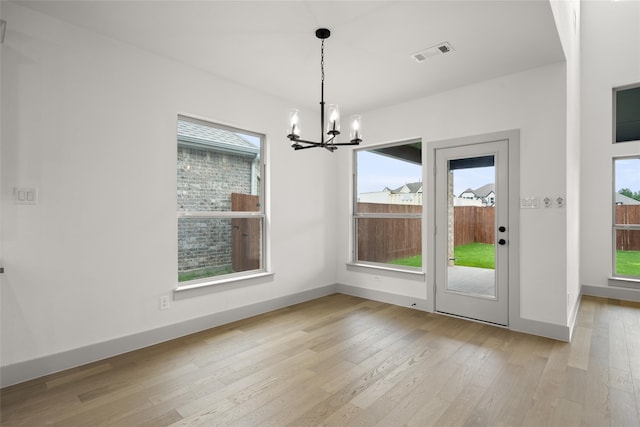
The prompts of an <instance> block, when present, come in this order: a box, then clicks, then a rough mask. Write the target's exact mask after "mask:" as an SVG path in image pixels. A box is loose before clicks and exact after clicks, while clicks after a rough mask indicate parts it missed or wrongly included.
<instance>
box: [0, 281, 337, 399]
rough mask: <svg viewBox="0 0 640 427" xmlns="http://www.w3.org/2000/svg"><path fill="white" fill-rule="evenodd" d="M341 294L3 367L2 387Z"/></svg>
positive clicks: (234, 312) (301, 296)
mask: <svg viewBox="0 0 640 427" xmlns="http://www.w3.org/2000/svg"><path fill="white" fill-rule="evenodd" d="M337 292H338V291H337V285H328V286H324V287H321V288H315V289H310V290H307V291H303V292H299V293H295V294H292V295H286V296H282V297H278V298H274V299H271V300H267V301H261V302H258V303H255V304H251V305H248V306H244V307H238V308H235V309H231V310H226V311H222V312H218V313H213V314H210V315H207V316H203V317H199V318H196V319H191V320H187V321H184V322H180V323H175V324H172V325H167V326H163V327H160V328H156V329H151V330H148V331H144V332H139V333H136V334H132V335H128V336H124V337H120V338H116V339H113V340H109V341H104V342H100V343H96V344H91V345H88V346H84V347H80V348H76V349H73V350H68V351H64V352H61V353H56V354H52V355H49V356H43V357H39V358H36V359H32V360H27V361H24V362H18V363H15V364H11V365H6V366H2V367H0V387H7V386H10V385H13V384H18V383H21V382H24V381H28V380H31V379H34V378H39V377H42V376H44V375H49V374H53V373H55V372H59V371H63V370H65V369H70V368H74V367H77V366H82V365H85V364H87V363H91V362H96V361H98V360H102V359H106V358H108V357H112V356H116V355H118V354H123V353H127V352H129V351H133V350H137V349H140V348H144V347H148V346H150V345H154V344H158V343H161V342H165V341H169V340H172V339H175V338H179V337H182V336H185V335H189V334H193V333H196V332H200V331H203V330H206V329H210V328H214V327H216V326H220V325H224V324H227V323H231V322H235V321H237V320H242V319H246V318H248V317H252V316H257V315H259V314H263V313H267V312H269V311H273V310H277V309H280V308H284V307H288V306H290V305H294V304H298V303H301V302H305V301H309V300H313V299H316V298H320V297H323V296H327V295H331V294H335V293H337Z"/></svg>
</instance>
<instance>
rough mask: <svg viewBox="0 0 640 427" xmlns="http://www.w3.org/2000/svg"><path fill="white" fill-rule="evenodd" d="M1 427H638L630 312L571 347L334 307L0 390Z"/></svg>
mask: <svg viewBox="0 0 640 427" xmlns="http://www.w3.org/2000/svg"><path fill="white" fill-rule="evenodd" d="M1 397H2V403H1V410H2V412H1V419H2V425H3V426H40V425H48V424H51V425H60V426H100V425H116V426H134V425H147V426H165V425H178V426H194V425H205V426H214V425H225V426H226V425H238V426H265V425H273V426H285V425H292V426H305V425H333V426H351V425H353V426H375V425H380V426H396V425H397V426H401V425H408V426H421V427H422V426H429V425H436V426H456V425H460V426H521V425H523V426H545V427H546V426H551V425H555V426H563V427H564V426H571V425H585V426H608V425H618V426H639V425H640V415H639V412H638V410H639V408H640V304H636V303H625V302H619V301H612V300H605V299H598V298H592V297H583V299H582V303H581V308H580V312H579V315H578V320H577V326H576V329H575V334H574V339H573V342H572V343H571V344H567V343H563V342H558V341H553V340H550V339H545V338H540V337H536V336H531V335H525V334H520V333H515V332H511V331H508V330H505V329H501V328H497V327H493V326H489V325H483V324H479V323H473V322H470V321H465V320H460V319H455V318H450V317H445V316H441V315H435V314H429V313H423V312H420V311H416V310H411V309H408V308H403V307H397V306H392V305H388V304H383V303H379V302H374V301H368V300H364V299H360V298H355V297H351V296H346V295H340V294H337V295H332V296H328V297H325V298H321V299H317V300H314V301H310V302H307V303H303V304H299V305H295V306H292V307H288V308H285V309H281V310H277V311H275V312H272V313H268V314H264V315H261V316H257V317H253V318H250V319H246V320H243V321H239V322H235V323H233V324H229V325H225V326H223V327H218V328H215V329H211V330H208V331H205V332H201V333H198V334H195V335H191V336H188V337H185V338H181V339H178V340H174V341H171V342H167V343H164V344H160V345H156V346H153V347H149V348H146V349H143V350H139V351H135V352H132V353H128V354H124V355H121V356H117V357H113V358H110V359H107V360H103V361H100V362H96V363H92V364H90V365H86V366H83V367H79V368H76V369H72V370H69V371H65V372H61V373H58V374H54V375H50V376H47V377H44V378H40V379H37V380H33V381H29V382H27V383H23V384H19V385H16V386H12V387H8V388H5V389H3V390H2V393H1Z"/></svg>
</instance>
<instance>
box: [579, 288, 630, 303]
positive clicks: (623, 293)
mask: <svg viewBox="0 0 640 427" xmlns="http://www.w3.org/2000/svg"><path fill="white" fill-rule="evenodd" d="M582 295H589V296H592V297H602V298H612V299H618V300H622V301H635V302H640V289H632V288H623V287H617V286H611V285H609V286H597V285H582Z"/></svg>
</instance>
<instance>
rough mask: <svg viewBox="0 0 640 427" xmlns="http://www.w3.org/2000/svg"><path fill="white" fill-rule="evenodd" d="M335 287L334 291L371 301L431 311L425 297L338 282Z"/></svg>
mask: <svg viewBox="0 0 640 427" xmlns="http://www.w3.org/2000/svg"><path fill="white" fill-rule="evenodd" d="M336 287H337V289H336V292H338V293H341V294H345V295H351V296H354V297H360V298H365V299H368V300H372V301H379V302H384V303H387V304H393V305H398V306H401V307H409V308H414V309H416V310H420V311H426V312H428V313H432V310H430V304H428V303H427V300H426V299H421V298H415V297H410V296H407V295H398V294H392V293H389V292H383V291H376V290H373V289H367V288H361V287H359V286H351V285H345V284H342V283H338V284H337V285H336Z"/></svg>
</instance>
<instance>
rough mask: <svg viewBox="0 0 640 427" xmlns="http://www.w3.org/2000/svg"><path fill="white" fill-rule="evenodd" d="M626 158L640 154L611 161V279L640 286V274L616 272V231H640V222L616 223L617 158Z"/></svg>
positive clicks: (637, 156) (622, 157)
mask: <svg viewBox="0 0 640 427" xmlns="http://www.w3.org/2000/svg"><path fill="white" fill-rule="evenodd" d="M624 159H640V155H629V156H616V157H613V159H612V162H611V170H612V172H613V173H612V177H611V178H612V179H611V183H612V190H613V191H612V201H611V206H612V212H611V223H612V227H611V229H612V230H611V243H612V247H611V255H612V258H611V279H609V284H610V285H616V286H633V287H637V286H640V275H638V276H628V275H624V274H618V273H617V272H616V262H617V249H616V248H617V246H618V245H617V241H616V234H617V233H616V232H617V231H618V230H637V231H638V232H640V224H617V223H616V188H615V187H616V160H624Z"/></svg>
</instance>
